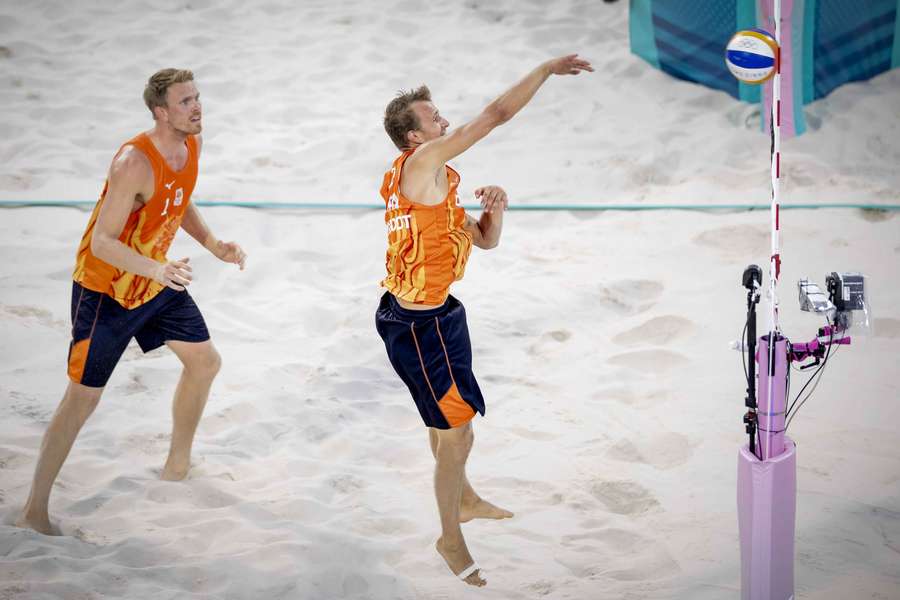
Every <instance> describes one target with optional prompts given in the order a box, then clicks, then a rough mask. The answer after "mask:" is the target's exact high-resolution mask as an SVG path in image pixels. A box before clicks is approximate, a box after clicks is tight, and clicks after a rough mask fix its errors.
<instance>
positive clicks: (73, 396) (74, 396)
mask: <svg viewBox="0 0 900 600" xmlns="http://www.w3.org/2000/svg"><path fill="white" fill-rule="evenodd" d="M102 392H103V388H93V387H88V386H85V385H81V384H79V383H70V384H69V389H68V391H67V393H66V395H65V398H64V400H63V401H64V402H65V403H67V404H68V406H69V407H70V408H71V409H72V410H73V411H75V413H76V414H77V415H78V417H79V418H80V419H81V420H84V419H87V418H88V417H89V416H91V413H92V412H94V409H95V408H97V405H98V404H99V403H100V395H101V393H102Z"/></svg>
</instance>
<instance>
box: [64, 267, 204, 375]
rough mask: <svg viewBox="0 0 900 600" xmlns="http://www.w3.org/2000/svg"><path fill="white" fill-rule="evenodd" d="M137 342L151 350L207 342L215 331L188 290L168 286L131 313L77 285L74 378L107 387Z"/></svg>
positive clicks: (72, 351) (71, 362) (72, 346)
mask: <svg viewBox="0 0 900 600" xmlns="http://www.w3.org/2000/svg"><path fill="white" fill-rule="evenodd" d="M131 338H135V339H136V340H137V343H138V345H140V347H141V350H143V351H144V352H150V351H151V350H153V349H155V348H159V347H160V346H162V345H163V344H164V343H166V342H167V341H170V340H176V341H181V342H205V341H206V340H208V339H209V331H208V330H207V329H206V322H205V321H204V320H203V315H201V314H200V309H199V308H197V305H196V304H194V300H193V299H192V298H191V296H190V294H188V293H187V291H183V292H177V291H175V290H173V289H171V288H165V289H163V291H161V292H160V293H159V294H157V295H156V296H155V297H154V298H153V299H152V300H150V301H148V302H145V303H144V304H142V305H140V306H138V307H137V308H133V309H131V310H128V309H127V308H125V307H123V306H122V305H121V304H119V303H118V302H116V301H115V300H113V298H112V297H110V296H108V295H106V294H103V293H100V292H95V291H93V290H89V289H87V288H85V287H82V286H81V285H80V284H78V283H77V282H74V281H73V282H72V342H71V343H70V344H69V379H71V380H72V381H74V382H75V383H80V384H81V385H86V386H88V387H104V386H105V385H106V382H107V381H108V380H109V376H110V375H112V372H113V369H115V368H116V364H117V363H118V362H119V359H120V358H121V357H122V353H123V352H125V348H127V347H128V342H130V341H131Z"/></svg>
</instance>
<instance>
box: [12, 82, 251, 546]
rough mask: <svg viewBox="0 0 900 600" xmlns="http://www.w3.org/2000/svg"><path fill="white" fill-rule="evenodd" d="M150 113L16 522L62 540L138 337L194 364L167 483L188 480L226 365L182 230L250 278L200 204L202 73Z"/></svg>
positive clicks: (165, 87) (78, 315) (109, 205)
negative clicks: (65, 496)
mask: <svg viewBox="0 0 900 600" xmlns="http://www.w3.org/2000/svg"><path fill="white" fill-rule="evenodd" d="M144 102H145V103H146V104H147V108H149V109H150V112H151V113H152V114H153V118H154V120H155V121H156V123H155V125H154V127H153V129H151V130H150V131H148V132H145V133H141V134H139V135H137V136H135V137H134V138H132V139H131V140H129V141H127V142H125V144H124V145H123V146H122V147H121V148H120V149H119V151H118V153H117V154H116V156H115V158H114V159H113V161H112V165H111V166H110V169H109V173H108V176H107V180H106V186H105V187H104V189H103V193H102V194H101V196H100V199H99V201H98V202H97V205H96V206H95V207H94V211H93V213H92V214H91V218H90V221H89V222H88V225H87V229H86V230H85V232H84V236H83V237H82V239H81V244H80V245H79V247H78V254H77V258H76V264H75V272H74V274H73V280H74V281H73V283H72V342H71V344H70V346H69V360H68V363H69V368H68V375H69V380H70V381H69V385H68V387H67V388H66V392H65V395H64V396H63V398H62V401H61V402H60V404H59V407H58V408H57V410H56V413H55V414H54V415H53V419H52V420H51V421H50V425H49V426H48V427H47V432H46V433H45V434H44V439H43V441H42V443H41V450H40V457H39V458H38V462H37V467H36V469H35V473H34V480H33V482H32V486H31V494H30V495H29V496H28V501H27V503H26V504H25V509H24V511H23V514H22V516H21V517H20V518H19V520H18V521H17V523H16V524H17V525H19V526H21V527H30V528H32V529H34V530H36V531H39V532H41V533H45V534H50V533H51V531H52V528H51V525H50V518H49V514H48V503H49V499H50V489H51V487H52V486H53V482H54V480H55V479H56V476H57V475H58V474H59V470H60V468H62V465H63V462H64V461H65V459H66V457H67V456H68V454H69V450H70V449H71V448H72V444H73V443H74V442H75V437H76V436H77V435H78V432H79V431H80V430H81V427H82V425H84V422H85V421H86V420H87V418H88V417H89V416H90V414H91V413H92V412H93V411H94V408H95V407H96V406H97V403H98V402H99V400H100V395H101V394H102V393H103V388H104V386H105V385H106V382H107V380H108V379H109V377H110V375H111V374H112V372H113V369H114V368H115V366H116V364H117V363H118V361H119V358H120V357H121V356H122V353H123V352H124V351H125V348H126V346H128V343H129V342H130V341H131V339H132V338H135V339H136V340H137V342H138V344H139V345H140V347H141V349H142V350H143V351H144V352H149V351H150V350H153V349H154V348H158V347H160V346H162V345H163V344H166V345H167V346H168V347H169V348H170V349H171V350H172V351H173V352H174V353H175V355H176V356H178V358H179V359H180V360H181V362H182V364H183V365H184V370H183V371H182V373H181V379H180V381H179V382H178V387H177V388H176V389H175V398H174V401H173V405H172V417H173V427H172V440H171V447H170V449H169V456H168V459H167V461H166V464H165V466H164V467H163V470H162V473H161V477H162V478H163V479H167V480H179V479H183V478H184V477H185V475H187V472H188V469H189V468H190V459H191V445H192V443H193V439H194V432H195V431H196V429H197V424H198V423H199V421H200V416H201V414H202V413H203V407H204V406H205V405H206V399H207V396H208V395H209V388H210V385H211V384H212V381H213V378H214V377H215V376H216V373H217V372H218V370H219V364H220V360H221V359H220V358H219V354H218V352H217V351H216V349H215V347H213V344H212V342H211V341H210V339H209V332H208V331H207V329H206V323H205V322H204V320H203V316H202V315H201V314H200V310H199V309H198V308H197V305H196V304H194V301H193V300H192V299H191V296H190V295H189V294H188V292H187V290H186V289H185V288H186V287H187V286H188V284H190V282H191V267H190V266H189V265H188V259H187V258H184V259H181V260H179V261H169V260H168V259H167V258H166V251H167V250H168V249H169V245H170V244H171V243H172V239H173V238H174V237H175V233H176V232H177V231H178V228H179V227H181V228H183V229H184V230H185V231H187V232H188V233H189V234H190V235H191V236H192V237H193V238H194V239H196V240H197V241H198V242H200V243H201V244H202V245H203V246H204V247H205V248H206V249H207V250H209V251H210V252H211V253H212V254H213V255H215V256H216V257H217V258H219V259H220V260H222V261H225V262H229V263H236V264H238V265H240V268H241V269H243V268H244V260H245V258H246V255H245V254H244V251H243V250H242V249H241V247H240V246H239V245H238V244H236V243H234V242H227V243H225V242H221V241H219V240H218V239H216V237H215V236H214V235H213V234H212V232H210V230H209V227H207V225H206V223H205V222H204V221H203V218H202V217H201V216H200V212H199V211H198V210H197V207H196V206H194V205H193V204H192V203H191V192H192V191H193V190H194V184H195V183H196V181H197V161H198V157H199V155H200V148H201V145H202V140H201V137H200V131H201V129H202V127H201V110H200V95H199V94H198V93H197V88H196V86H195V85H194V76H193V74H192V73H191V72H190V71H187V70H182V69H164V70H162V71H159V72H157V73H155V74H154V75H153V76H152V77H150V79H149V81H148V82H147V86H146V88H145V89H144Z"/></svg>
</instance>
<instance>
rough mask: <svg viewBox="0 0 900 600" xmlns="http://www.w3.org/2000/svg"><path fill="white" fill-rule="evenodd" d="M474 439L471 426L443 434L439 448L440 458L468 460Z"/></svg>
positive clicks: (455, 460)
mask: <svg viewBox="0 0 900 600" xmlns="http://www.w3.org/2000/svg"><path fill="white" fill-rule="evenodd" d="M473 439H474V438H473V435H472V430H471V428H468V429H466V430H461V431H454V432H453V434H451V435H444V436H442V437H441V439H440V443H439V444H438V449H437V455H438V460H449V461H454V462H459V461H464V460H466V458H468V456H469V451H470V450H471V449H472V441H473Z"/></svg>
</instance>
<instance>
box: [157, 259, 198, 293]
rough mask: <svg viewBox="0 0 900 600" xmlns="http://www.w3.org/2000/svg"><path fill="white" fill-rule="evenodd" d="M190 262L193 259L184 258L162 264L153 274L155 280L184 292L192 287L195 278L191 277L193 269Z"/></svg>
mask: <svg viewBox="0 0 900 600" xmlns="http://www.w3.org/2000/svg"><path fill="white" fill-rule="evenodd" d="M189 260H191V259H190V258H182V259H181V260H171V261H169V262H167V263H163V264H160V265H159V266H158V267H157V268H156V271H155V272H154V273H153V279H154V280H156V281H158V282H159V283H161V284H163V285H164V286H166V287H170V288H172V289H173V290H177V291H179V292H182V291H184V288H186V287H187V286H188V285H190V283H191V280H192V279H193V278H194V276H193V275H191V271H193V269H191V267H190V265H188V261H189Z"/></svg>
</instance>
